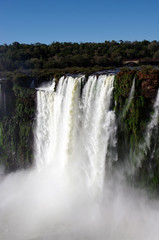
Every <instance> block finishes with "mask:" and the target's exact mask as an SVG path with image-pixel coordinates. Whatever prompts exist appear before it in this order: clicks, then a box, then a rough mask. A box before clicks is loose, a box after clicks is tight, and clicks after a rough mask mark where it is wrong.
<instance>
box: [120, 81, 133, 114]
mask: <svg viewBox="0 0 159 240" xmlns="http://www.w3.org/2000/svg"><path fill="white" fill-rule="evenodd" d="M134 92H135V77H134V79H133V83H132V86H131V90H130V93H129V97H128V101H127V104H126V105H125V107H124V110H123V114H122V115H123V117H125V115H126V112H127V111H128V109H129V107H130V104H131V102H132V100H133V97H134Z"/></svg>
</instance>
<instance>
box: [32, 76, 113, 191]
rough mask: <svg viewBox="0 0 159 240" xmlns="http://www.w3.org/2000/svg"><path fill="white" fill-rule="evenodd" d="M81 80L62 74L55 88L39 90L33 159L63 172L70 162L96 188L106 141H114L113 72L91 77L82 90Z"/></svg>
mask: <svg viewBox="0 0 159 240" xmlns="http://www.w3.org/2000/svg"><path fill="white" fill-rule="evenodd" d="M83 80H84V77H83V76H80V77H75V78H73V77H66V78H64V77H62V78H61V79H60V80H59V84H58V86H57V90H56V91H54V89H53V88H51V89H50V87H48V88H47V87H45V89H44V88H42V89H38V91H37V126H36V138H35V142H36V144H35V145H36V148H35V149H36V151H35V152H36V154H35V159H36V165H37V166H38V168H43V167H44V166H49V167H50V166H52V167H53V166H55V165H58V166H60V168H63V170H64V169H65V170H64V171H66V169H67V167H68V166H70V164H69V162H71V168H72V166H74V165H76V166H78V173H77V175H78V174H79V175H80V174H81V178H85V181H86V184H87V185H88V186H90V187H91V188H92V189H96V190H93V191H97V189H102V188H103V184H104V177H105V167H106V165H105V162H106V161H107V160H106V155H107V150H108V144H109V141H112V142H111V144H112V145H115V144H116V140H115V131H116V126H115V113H114V111H112V110H110V104H111V98H112V92H113V81H114V75H109V76H107V75H101V76H99V77H97V76H90V77H89V79H88V81H87V83H86V84H85V86H84V89H83V90H81V82H82V81H83ZM81 91H82V96H80V93H81ZM77 149H78V151H79V155H78V156H76V155H77V154H76V153H77ZM112 161H113V159H112Z"/></svg>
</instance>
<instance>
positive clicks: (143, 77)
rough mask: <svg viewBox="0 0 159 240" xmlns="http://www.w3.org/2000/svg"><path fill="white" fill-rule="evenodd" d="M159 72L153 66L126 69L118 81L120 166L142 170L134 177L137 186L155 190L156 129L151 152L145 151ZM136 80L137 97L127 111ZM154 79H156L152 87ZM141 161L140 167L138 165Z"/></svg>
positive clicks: (158, 170)
mask: <svg viewBox="0 0 159 240" xmlns="http://www.w3.org/2000/svg"><path fill="white" fill-rule="evenodd" d="M158 73H159V72H158V70H156V69H153V68H152V67H149V66H148V67H144V68H143V69H142V70H140V71H139V70H130V69H128V68H124V69H122V70H121V71H120V72H119V73H118V74H117V75H116V77H115V82H114V87H115V90H114V98H115V100H116V105H115V111H116V114H117V119H118V134H117V136H118V141H117V142H118V143H119V145H118V155H119V159H120V163H121V161H123V162H125V161H127V162H128V161H129V162H130V166H132V169H133V167H134V166H136V167H137V169H138V171H136V173H135V176H134V175H133V174H134V173H133V174H132V176H133V181H134V183H135V184H138V185H140V186H143V187H145V186H148V187H149V188H150V190H153V191H154V190H155V191H156V190H157V191H158V188H159V137H158V128H156V129H154V130H153V133H152V138H151V146H150V149H147V150H146V151H144V149H143V147H144V145H143V143H145V141H146V139H145V134H144V133H145V132H146V126H147V124H148V122H149V121H150V118H151V115H152V113H153V108H152V106H153V102H154V100H155V97H156V94H157V90H158V86H159V77H158ZM134 77H135V93H134V97H133V99H132V101H131V103H130V106H129V108H128V110H127V111H125V112H124V108H125V106H126V104H127V101H128V96H129V93H130V90H131V86H132V83H133V79H134ZM150 80H152V85H151V82H150ZM143 82H148V83H149V85H146V88H147V90H148V91H145V90H146V89H145V85H144V84H143ZM154 82H155V84H156V85H155V86H154V85H153V84H154ZM151 88H152V89H153V92H154V94H153V96H151V95H150V94H149V91H151ZM150 96H151V97H150ZM123 112H124V113H125V114H123ZM139 159H140V161H141V162H140V164H138V161H139ZM132 172H133V171H132ZM131 182H132V179H131Z"/></svg>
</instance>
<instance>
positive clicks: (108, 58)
mask: <svg viewBox="0 0 159 240" xmlns="http://www.w3.org/2000/svg"><path fill="white" fill-rule="evenodd" d="M134 58H138V59H142V62H144V61H145V62H147V61H150V60H153V61H154V60H155V59H158V58H159V42H158V41H152V42H149V41H146V40H144V41H142V42H138V41H135V42H129V41H119V42H116V41H105V42H104V43H71V42H64V43H60V42H53V43H52V44H50V45H46V44H40V43H36V44H20V43H18V42H14V43H13V44H11V45H6V44H5V45H0V76H1V77H2V76H3V73H4V72H12V73H13V72H16V73H17V72H18V73H24V74H28V75H31V76H38V75H42V74H44V75H45V74H46V73H47V74H52V73H53V74H55V73H57V72H66V71H67V72H78V71H81V69H85V68H89V69H90V68H94V69H96V70H99V69H104V68H107V67H119V66H122V65H123V59H134ZM64 69H65V70H66V71H64Z"/></svg>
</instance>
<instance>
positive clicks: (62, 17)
mask: <svg viewBox="0 0 159 240" xmlns="http://www.w3.org/2000/svg"><path fill="white" fill-rule="evenodd" d="M158 12H159V1H158V0H151V1H148V0H133V1H132V0H110V1H107V0H91V1H90V0H78V1H76V0H74V1H73V0H67V1H66V0H25V1H24V0H0V44H4V43H6V44H10V43H12V42H15V41H18V42H20V43H36V42H40V43H46V44H50V43H52V42H54V41H60V42H104V41H105V40H116V41H119V40H130V41H135V40H138V41H141V40H144V39H146V40H150V41H151V40H159V13H158Z"/></svg>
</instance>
